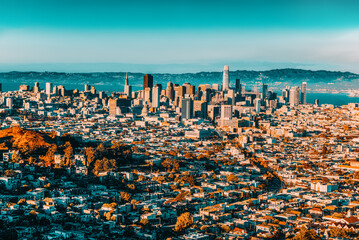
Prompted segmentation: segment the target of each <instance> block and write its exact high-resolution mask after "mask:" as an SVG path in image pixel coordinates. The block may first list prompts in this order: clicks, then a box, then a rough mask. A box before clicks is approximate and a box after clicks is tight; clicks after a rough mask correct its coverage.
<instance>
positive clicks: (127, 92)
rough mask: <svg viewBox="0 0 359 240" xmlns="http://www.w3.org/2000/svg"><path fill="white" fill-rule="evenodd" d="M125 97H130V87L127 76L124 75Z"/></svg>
mask: <svg viewBox="0 0 359 240" xmlns="http://www.w3.org/2000/svg"><path fill="white" fill-rule="evenodd" d="M123 92H124V93H125V94H126V96H127V97H131V94H132V86H131V85H129V83H128V75H127V73H126V79H125V89H124V91H123Z"/></svg>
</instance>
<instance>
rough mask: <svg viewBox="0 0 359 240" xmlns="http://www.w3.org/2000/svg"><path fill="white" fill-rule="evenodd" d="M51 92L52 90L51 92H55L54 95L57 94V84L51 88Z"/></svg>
mask: <svg viewBox="0 0 359 240" xmlns="http://www.w3.org/2000/svg"><path fill="white" fill-rule="evenodd" d="M52 92H53V94H55V95H56V96H57V94H58V89H57V86H55V87H54V88H53V89H52Z"/></svg>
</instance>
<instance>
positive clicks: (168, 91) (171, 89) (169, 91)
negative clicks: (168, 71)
mask: <svg viewBox="0 0 359 240" xmlns="http://www.w3.org/2000/svg"><path fill="white" fill-rule="evenodd" d="M166 96H167V97H168V99H170V100H172V101H173V99H174V97H175V92H174V87H173V83H172V82H168V83H167V88H166Z"/></svg>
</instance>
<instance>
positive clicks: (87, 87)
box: [85, 83, 91, 92]
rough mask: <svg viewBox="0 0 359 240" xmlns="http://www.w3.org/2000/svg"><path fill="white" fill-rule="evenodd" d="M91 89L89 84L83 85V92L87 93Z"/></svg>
mask: <svg viewBox="0 0 359 240" xmlns="http://www.w3.org/2000/svg"><path fill="white" fill-rule="evenodd" d="M90 89H91V86H90V85H89V84H87V83H86V84H85V92H89V91H90Z"/></svg>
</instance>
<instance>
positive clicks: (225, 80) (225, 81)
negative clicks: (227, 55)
mask: <svg viewBox="0 0 359 240" xmlns="http://www.w3.org/2000/svg"><path fill="white" fill-rule="evenodd" d="M222 90H223V91H228V90H229V67H228V66H227V65H226V66H224V70H223V84H222Z"/></svg>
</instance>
